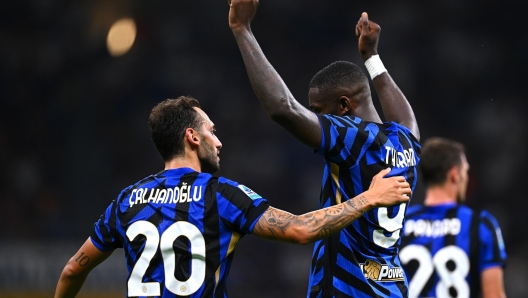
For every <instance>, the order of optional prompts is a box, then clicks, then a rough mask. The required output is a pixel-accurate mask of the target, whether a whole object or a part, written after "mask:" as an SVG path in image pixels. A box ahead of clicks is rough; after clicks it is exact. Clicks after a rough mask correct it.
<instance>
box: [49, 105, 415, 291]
mask: <svg viewBox="0 0 528 298" xmlns="http://www.w3.org/2000/svg"><path fill="white" fill-rule="evenodd" d="M149 125H150V129H151V135H152V139H153V141H154V143H155V145H156V148H157V149H158V151H159V153H160V154H161V156H162V157H163V159H164V161H165V169H164V170H163V171H161V172H160V173H158V174H155V175H151V176H148V177H146V178H145V179H143V180H141V181H139V182H137V183H135V184H134V185H131V186H129V187H127V188H125V189H124V190H123V191H122V192H121V194H120V195H119V196H118V198H117V200H115V201H113V202H112V203H111V204H110V206H108V208H107V209H106V211H105V212H104V213H103V215H101V217H100V219H99V221H97V222H96V224H95V226H94V228H93V231H92V234H91V236H90V237H89V238H88V239H87V240H86V242H85V243H84V244H83V245H82V246H81V248H80V249H79V251H78V252H77V253H76V254H75V255H74V256H73V257H72V258H71V259H70V260H69V261H68V263H67V264H66V266H65V268H64V270H63V271H62V274H61V276H60V279H59V282H58V284H57V289H56V292H55V297H56V298H58V297H74V296H75V295H76V294H77V293H78V291H79V290H80V288H81V287H82V285H83V283H84V280H85V279H86V277H87V276H88V274H89V273H90V271H91V270H92V269H93V268H94V267H96V266H97V265H98V264H100V263H101V262H103V261H104V260H105V259H106V258H108V256H110V254H111V253H112V252H113V251H114V250H115V249H116V248H124V250H125V256H126V262H127V267H128V270H129V275H128V280H127V292H128V297H132V296H133V297H147V296H148V297H164V298H166V297H181V296H189V297H227V292H226V279H227V275H228V271H229V268H230V265H231V261H232V259H233V251H234V249H235V246H236V244H237V242H238V241H239V240H240V238H241V237H242V236H243V235H245V234H249V233H252V234H254V235H256V236H259V237H263V238H267V239H273V240H281V241H286V242H291V243H299V244H306V243H310V242H313V241H315V240H318V239H321V238H324V237H327V236H328V235H330V234H332V233H334V232H336V231H338V230H339V229H341V228H343V227H345V226H347V225H349V224H350V223H351V222H352V221H354V220H356V219H357V218H359V217H360V216H361V215H362V214H363V213H365V212H368V211H369V210H370V209H371V208H375V207H380V206H392V205H394V204H404V203H406V202H408V201H409V196H410V195H411V188H410V185H409V183H407V182H406V181H405V179H404V177H403V176H398V177H390V178H386V179H383V177H384V176H385V175H387V174H388V173H389V171H390V169H388V168H387V169H384V170H382V171H381V172H380V173H379V174H378V175H377V176H376V177H374V179H373V180H372V184H371V186H370V188H369V189H368V190H367V191H365V192H363V193H362V194H360V195H358V196H356V197H354V198H352V199H351V200H348V201H346V202H343V203H342V204H339V205H337V206H332V207H329V208H325V209H321V210H317V211H314V212H310V213H306V214H304V215H301V216H295V215H292V214H290V213H287V212H285V211H282V210H279V209H275V208H273V207H270V206H268V203H267V201H266V200H265V199H263V198H262V197H261V196H259V195H258V194H257V193H255V192H253V191H252V190H251V189H249V188H248V187H246V186H244V185H242V184H239V183H237V182H234V181H231V180H228V179H226V178H223V177H218V178H216V177H213V176H212V175H211V173H214V172H216V171H217V170H218V169H219V167H220V159H219V157H218V155H219V153H220V148H221V147H222V144H221V143H220V141H219V140H218V138H217V137H216V135H215V126H214V124H213V122H212V121H211V120H210V119H209V117H208V116H207V114H205V112H204V111H203V110H201V108H200V105H199V103H198V101H197V100H196V99H194V98H192V97H179V98H177V99H169V100H165V101H163V102H161V103H160V104H158V105H157V106H155V107H154V108H153V110H152V112H151V114H150V117H149Z"/></svg>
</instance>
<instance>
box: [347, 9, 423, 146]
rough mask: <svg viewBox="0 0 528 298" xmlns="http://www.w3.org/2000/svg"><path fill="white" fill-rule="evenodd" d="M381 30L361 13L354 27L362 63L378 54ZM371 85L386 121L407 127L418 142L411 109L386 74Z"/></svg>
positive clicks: (417, 130)
mask: <svg viewBox="0 0 528 298" xmlns="http://www.w3.org/2000/svg"><path fill="white" fill-rule="evenodd" d="M380 31H381V28H380V26H379V25H378V24H376V23H374V22H373V21H369V19H368V15H367V13H365V12H364V13H362V14H361V18H360V19H359V21H358V24H357V26H356V36H357V37H358V39H359V42H358V48H359V53H360V54H361V58H362V59H363V61H367V60H368V59H369V58H370V57H372V56H373V55H377V54H378V40H379V34H380ZM372 83H373V84H374V88H375V89H376V93H377V94H378V97H379V99H380V103H381V108H382V109H383V114H384V115H385V119H386V120H387V121H394V122H396V123H399V124H401V125H403V126H405V127H407V128H408V129H409V130H410V131H411V132H412V133H413V135H414V136H415V137H416V138H417V139H418V140H419V139H420V130H419V129H418V123H417V122H416V117H415V116H414V112H413V109H412V107H411V105H410V104H409V101H407V98H406V97H405V95H404V94H403V92H402V91H401V90H400V88H398V85H396V83H395V82H394V81H393V80H392V77H391V76H390V74H389V73H388V72H384V73H382V74H380V75H378V76H376V77H375V78H374V79H373V80H372Z"/></svg>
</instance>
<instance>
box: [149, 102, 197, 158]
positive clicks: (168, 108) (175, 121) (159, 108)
mask: <svg viewBox="0 0 528 298" xmlns="http://www.w3.org/2000/svg"><path fill="white" fill-rule="evenodd" d="M195 107H196V108H200V103H199V102H198V100H196V99H195V98H193V97H191V96H180V97H178V98H176V99H166V100H164V101H162V102H160V103H159V104H157V105H156V106H155V107H154V108H153V109H152V111H151V112H150V116H149V126H150V135H151V137H152V141H154V144H155V145H156V148H157V149H158V152H159V153H160V154H161V156H162V157H163V160H164V161H169V160H171V159H173V158H174V157H176V156H178V155H181V154H183V152H184V149H185V148H184V145H183V137H184V135H185V130H186V129H187V128H193V129H196V130H200V125H201V123H202V121H203V120H202V117H201V116H200V114H198V112H197V111H196V110H195V109H194V108H195Z"/></svg>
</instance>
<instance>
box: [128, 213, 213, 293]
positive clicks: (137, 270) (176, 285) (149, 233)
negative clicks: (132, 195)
mask: <svg viewBox="0 0 528 298" xmlns="http://www.w3.org/2000/svg"><path fill="white" fill-rule="evenodd" d="M126 235H127V237H128V239H129V240H130V241H132V240H134V238H136V237H137V236H138V235H144V236H145V237H146V241H145V248H144V249H143V253H142V254H141V256H140V258H139V259H138V260H137V262H136V264H135V265H134V268H133V269H132V273H131V274H130V278H129V279H128V283H127V286H128V296H129V297H134V296H160V291H161V289H160V284H159V283H158V282H142V280H143V276H144V275H145V272H146V271H147V268H148V266H149V264H150V261H151V260H152V258H153V257H154V255H155V254H156V251H157V250H158V245H159V246H160V249H161V256H162V258H163V268H164V270H165V287H166V288H167V289H168V290H169V291H171V292H172V293H174V294H176V295H179V296H189V295H191V294H192V293H194V292H196V291H198V289H200V287H201V286H202V284H203V281H204V279H205V240H204V237H203V235H202V234H201V233H200V230H198V228H197V227H196V226H194V225H193V224H190V223H188V222H186V221H177V222H175V223H173V224H172V225H171V226H170V227H169V228H168V229H167V230H165V232H163V234H162V235H161V240H160V235H159V233H158V229H157V228H156V226H155V225H153V224H152V223H150V222H148V221H144V220H142V221H136V222H135V223H133V224H132V225H131V226H130V227H129V228H128V230H127V232H126ZM180 236H183V237H186V238H187V239H189V242H190V243H191V254H192V256H193V257H192V261H191V266H192V273H191V276H189V279H187V280H186V281H180V280H178V279H176V277H175V276H174V271H175V266H176V258H175V256H174V250H173V248H172V244H173V243H174V241H175V240H176V238H178V237H180Z"/></svg>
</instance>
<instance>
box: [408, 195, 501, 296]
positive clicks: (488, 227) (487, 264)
mask: <svg viewBox="0 0 528 298" xmlns="http://www.w3.org/2000/svg"><path fill="white" fill-rule="evenodd" d="M404 231H405V236H404V237H403V240H402V249H401V251H400V259H401V261H402V263H403V265H404V269H405V270H406V273H407V277H408V278H409V280H410V284H409V297H410V298H414V297H439V298H440V297H477V296H478V295H477V293H479V292H480V288H481V285H480V280H481V273H482V271H484V270H486V269H488V268H491V267H495V266H499V267H503V266H505V264H506V252H505V249H504V242H503V240H502V234H501V231H500V228H499V225H498V223H497V220H496V219H495V218H494V217H493V216H492V215H491V214H490V213H488V212H487V211H481V212H478V211H475V210H472V209H470V208H469V207H467V206H464V205H459V204H455V203H452V204H442V205H436V206H423V205H415V206H411V207H410V208H409V211H408V213H407V216H406V222H405V229H404Z"/></svg>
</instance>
